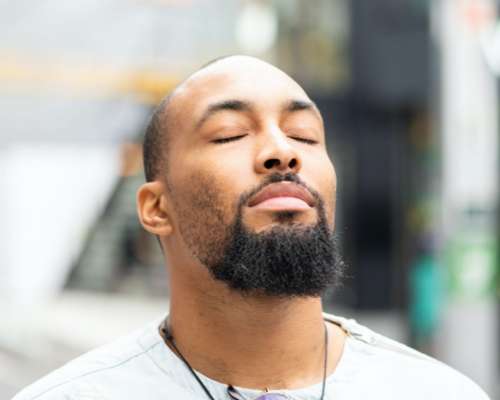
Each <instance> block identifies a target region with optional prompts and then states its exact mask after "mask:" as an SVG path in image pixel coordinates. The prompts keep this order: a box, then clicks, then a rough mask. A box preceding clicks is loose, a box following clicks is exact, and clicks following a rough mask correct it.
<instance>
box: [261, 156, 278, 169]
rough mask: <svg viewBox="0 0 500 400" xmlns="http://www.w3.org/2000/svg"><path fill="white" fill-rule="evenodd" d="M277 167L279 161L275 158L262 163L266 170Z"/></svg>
mask: <svg viewBox="0 0 500 400" xmlns="http://www.w3.org/2000/svg"><path fill="white" fill-rule="evenodd" d="M278 165H280V160H278V159H276V158H271V159H269V160H266V162H265V163H264V167H266V168H267V169H271V168H273V167H275V166H278Z"/></svg>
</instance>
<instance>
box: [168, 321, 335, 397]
mask: <svg viewBox="0 0 500 400" xmlns="http://www.w3.org/2000/svg"><path fill="white" fill-rule="evenodd" d="M160 329H161V332H162V333H163V338H164V339H165V341H166V342H168V343H169V344H170V345H171V346H172V347H173V348H174V350H175V352H176V353H177V354H178V356H179V357H180V359H181V360H182V362H183V363H184V364H185V365H186V367H187V368H188V369H189V371H190V372H191V374H192V375H193V376H194V378H195V379H196V381H197V382H198V383H199V384H200V386H201V387H202V389H203V391H204V392H205V393H206V395H207V396H208V398H209V399H210V400H215V398H214V397H213V396H212V394H211V393H210V391H209V390H208V388H207V387H206V386H205V384H204V383H203V382H202V380H201V379H200V377H199V376H198V374H197V373H196V372H195V370H194V369H193V368H192V367H191V365H190V364H189V363H188V362H187V360H186V359H185V358H184V356H183V355H182V353H181V352H180V351H179V349H178V348H177V346H176V345H175V342H174V337H173V336H172V334H171V333H170V331H169V330H168V329H167V321H164V323H163V324H162V326H161V328H160ZM324 347H325V357H324V363H323V382H322V385H321V396H320V397H319V400H323V397H324V396H325V388H326V373H327V367H328V329H327V326H326V324H325V345H324ZM227 394H228V395H229V397H230V398H231V399H233V400H245V399H244V398H243V397H242V396H241V394H240V393H239V392H238V391H237V390H236V389H235V388H234V386H232V385H228V387H227ZM287 398H288V397H287V396H285V395H282V394H279V393H274V392H273V393H268V392H266V393H265V394H263V395H261V396H259V397H257V398H256V399H255V400H283V399H287Z"/></svg>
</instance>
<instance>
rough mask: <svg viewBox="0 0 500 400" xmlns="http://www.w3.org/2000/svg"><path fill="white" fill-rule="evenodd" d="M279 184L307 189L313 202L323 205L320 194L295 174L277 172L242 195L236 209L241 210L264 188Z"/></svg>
mask: <svg viewBox="0 0 500 400" xmlns="http://www.w3.org/2000/svg"><path fill="white" fill-rule="evenodd" d="M279 182H293V183H295V184H297V185H300V186H302V187H304V188H305V189H307V190H308V191H309V192H310V193H311V195H312V196H313V197H314V200H316V202H317V204H323V199H322V198H321V196H320V194H319V193H318V192H317V191H316V190H314V189H312V188H311V187H309V185H307V184H306V183H305V182H304V181H303V180H302V179H301V178H300V177H299V176H298V175H297V174H293V173H291V172H288V173H286V174H280V173H278V172H276V173H274V174H271V175H268V176H266V177H265V178H264V180H263V182H262V183H260V184H259V185H258V186H257V187H255V188H252V189H250V190H249V191H247V192H245V193H243V194H242V195H241V196H240V200H239V202H238V209H241V207H243V205H245V204H246V203H248V201H249V200H250V199H251V198H252V197H253V196H254V195H255V194H257V193H258V192H260V191H261V190H262V189H264V188H265V187H266V186H268V185H271V184H273V183H279Z"/></svg>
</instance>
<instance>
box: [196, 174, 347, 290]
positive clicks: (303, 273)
mask: <svg viewBox="0 0 500 400" xmlns="http://www.w3.org/2000/svg"><path fill="white" fill-rule="evenodd" d="M283 180H289V181H296V179H294V178H293V177H290V176H284V177H283V176H281V177H280V178H275V179H273V180H272V181H283ZM313 195H314V196H315V198H316V207H317V213H318V222H317V224H315V225H313V226H307V225H304V224H298V223H294V222H293V217H294V213H293V212H281V213H276V216H275V220H276V221H279V222H280V225H277V226H274V227H273V228H271V229H269V230H266V231H264V232H262V233H253V232H250V231H248V229H246V228H245V226H244V225H243V221H242V215H241V214H242V212H241V210H242V204H241V203H243V202H244V201H242V202H241V203H240V206H239V207H238V214H237V216H236V219H235V223H234V225H233V226H232V228H231V229H230V230H229V232H230V234H229V235H228V237H227V238H226V241H225V242H226V245H225V248H224V251H223V255H222V257H221V258H220V259H219V260H217V261H215V260H213V259H212V260H211V261H209V260H204V261H205V263H204V264H205V265H206V266H207V267H208V270H209V271H210V273H211V274H212V276H213V277H214V278H215V279H217V280H219V281H222V282H225V283H226V284H227V285H228V286H229V287H230V288H232V289H235V290H237V291H239V292H241V293H243V294H249V295H252V294H263V295H268V296H274V297H319V296H321V295H322V294H323V293H324V292H325V291H326V290H327V289H328V288H329V287H331V286H335V285H338V284H339V283H340V280H341V278H342V275H343V270H344V265H343V262H342V260H341V258H340V256H339V254H338V248H337V245H336V241H335V238H334V235H333V229H330V228H329V226H328V223H327V220H326V213H325V209H324V204H323V202H322V200H321V198H320V197H319V196H318V195H317V194H315V193H313ZM242 200H246V199H242Z"/></svg>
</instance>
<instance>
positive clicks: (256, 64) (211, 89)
mask: <svg viewBox="0 0 500 400" xmlns="http://www.w3.org/2000/svg"><path fill="white" fill-rule="evenodd" d="M280 81H281V82H284V83H286V85H288V86H290V85H292V86H294V87H295V89H296V90H298V91H300V92H301V93H302V94H303V96H304V97H306V98H308V97H307V95H306V94H305V92H304V91H303V89H302V88H301V87H300V86H299V85H298V84H297V83H296V82H295V81H294V80H293V79H292V78H291V77H289V76H288V75H287V74H286V73H284V72H283V71H281V70H280V69H278V68H276V67H275V66H273V65H271V64H269V63H267V62H265V61H262V60H260V59H258V58H255V57H250V56H242V55H236V56H226V57H221V58H218V59H215V60H213V61H210V62H209V63H207V64H205V65H203V66H202V67H201V68H200V69H198V70H197V71H195V72H194V73H192V74H191V75H190V76H189V77H187V78H186V79H185V80H184V81H182V82H181V83H180V84H179V85H178V86H177V87H176V88H175V89H174V90H173V91H172V92H171V93H170V94H169V95H168V96H166V97H165V98H164V99H163V100H162V101H161V102H160V104H159V105H158V106H157V107H156V109H155V110H154V112H153V115H152V117H151V120H150V122H149V124H148V126H147V129H146V134H145V138H144V171H145V176H146V180H147V181H148V182H150V181H154V180H156V179H158V178H159V177H160V175H161V174H160V173H161V172H163V174H162V175H163V176H164V177H166V171H167V170H168V161H167V160H168V151H169V147H170V144H171V140H172V139H173V133H174V132H175V133H176V134H182V132H183V128H184V127H185V126H186V123H193V122H195V121H193V117H195V116H194V115H193V113H192V112H193V103H194V102H195V101H196V100H197V99H198V98H200V97H207V96H213V97H215V98H216V97H217V93H218V91H219V88H221V87H222V86H226V85H229V84H231V85H233V86H235V85H236V86H240V87H245V86H252V85H254V84H255V82H259V83H260V85H261V86H262V87H266V86H268V85H267V83H269V84H271V83H274V84H275V83H276V82H280ZM274 86H276V85H274ZM311 104H313V103H312V102H311ZM235 107H236V108H241V107H245V104H242V103H238V104H237V103H234V102H233V103H232V104H230V103H227V102H226V103H225V104H219V106H218V107H213V108H211V109H208V110H205V111H206V113H205V114H204V115H202V116H197V117H198V119H199V120H197V121H196V123H198V124H200V123H202V122H203V121H202V120H203V118H207V116H209V115H210V114H211V113H212V114H213V113H214V112H216V111H218V109H219V110H221V109H224V108H226V109H227V108H235ZM314 108H315V106H314ZM318 115H319V113H318Z"/></svg>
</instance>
